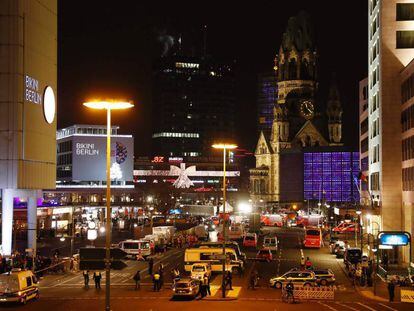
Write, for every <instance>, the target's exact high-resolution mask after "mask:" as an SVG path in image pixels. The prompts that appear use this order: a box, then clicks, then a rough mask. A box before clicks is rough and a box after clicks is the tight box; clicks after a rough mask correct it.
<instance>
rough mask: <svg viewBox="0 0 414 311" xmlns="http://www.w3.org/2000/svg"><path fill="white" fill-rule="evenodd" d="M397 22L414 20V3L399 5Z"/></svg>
mask: <svg viewBox="0 0 414 311" xmlns="http://www.w3.org/2000/svg"><path fill="white" fill-rule="evenodd" d="M396 15H397V21H411V20H414V3H397V14H396Z"/></svg>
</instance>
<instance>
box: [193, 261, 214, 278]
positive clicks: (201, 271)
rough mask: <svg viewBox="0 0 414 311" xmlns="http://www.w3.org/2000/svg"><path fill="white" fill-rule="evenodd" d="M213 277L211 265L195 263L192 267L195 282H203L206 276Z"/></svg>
mask: <svg viewBox="0 0 414 311" xmlns="http://www.w3.org/2000/svg"><path fill="white" fill-rule="evenodd" d="M206 274H207V277H208V278H210V276H211V265H210V264H208V263H204V262H199V263H195V264H193V265H192V267H191V278H192V279H193V280H199V281H200V280H202V279H203V278H204V275H206Z"/></svg>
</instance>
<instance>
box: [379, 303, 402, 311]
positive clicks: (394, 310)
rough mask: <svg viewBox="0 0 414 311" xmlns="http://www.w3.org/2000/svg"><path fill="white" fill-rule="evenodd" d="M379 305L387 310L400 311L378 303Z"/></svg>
mask: <svg viewBox="0 0 414 311" xmlns="http://www.w3.org/2000/svg"><path fill="white" fill-rule="evenodd" d="M378 304H379V305H381V306H383V307H385V308H387V309H390V310H393V311H398V310H397V309H394V308H391V307H390V306H387V305H384V304H383V303H381V302H378Z"/></svg>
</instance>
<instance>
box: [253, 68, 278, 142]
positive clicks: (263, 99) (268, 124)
mask: <svg viewBox="0 0 414 311" xmlns="http://www.w3.org/2000/svg"><path fill="white" fill-rule="evenodd" d="M276 100H277V83H276V75H275V73H274V71H272V72H268V73H263V74H260V75H259V76H258V83H257V117H258V119H257V121H258V123H257V131H258V134H260V132H263V134H264V135H265V136H270V132H271V130H272V124H273V108H274V105H275V103H276Z"/></svg>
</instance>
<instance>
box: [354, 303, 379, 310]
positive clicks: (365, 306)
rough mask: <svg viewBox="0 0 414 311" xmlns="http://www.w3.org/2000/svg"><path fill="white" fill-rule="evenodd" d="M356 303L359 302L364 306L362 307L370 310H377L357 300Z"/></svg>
mask: <svg viewBox="0 0 414 311" xmlns="http://www.w3.org/2000/svg"><path fill="white" fill-rule="evenodd" d="M357 304H359V305H360V306H362V307H364V308H367V309H368V310H371V311H377V310H376V309H374V308H371V307H369V306H367V305H364V304H363V303H362V302H357Z"/></svg>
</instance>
